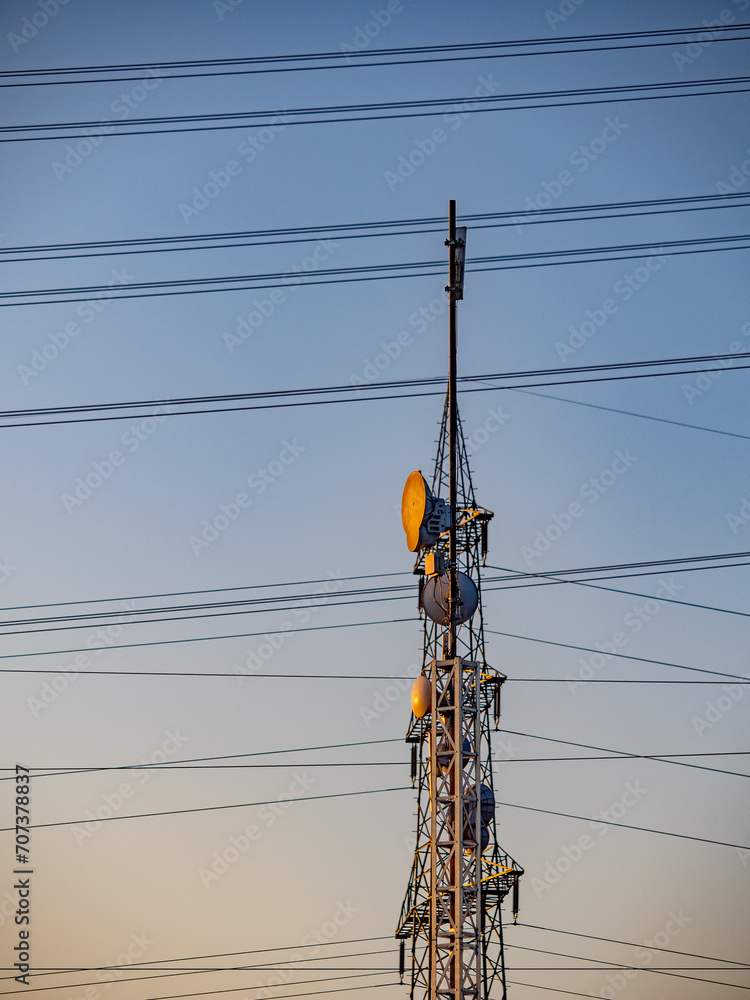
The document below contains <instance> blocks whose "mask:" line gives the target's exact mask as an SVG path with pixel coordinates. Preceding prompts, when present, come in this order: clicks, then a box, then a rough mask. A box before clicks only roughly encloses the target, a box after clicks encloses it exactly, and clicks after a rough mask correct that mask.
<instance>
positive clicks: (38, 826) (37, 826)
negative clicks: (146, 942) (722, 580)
mask: <svg viewBox="0 0 750 1000" xmlns="http://www.w3.org/2000/svg"><path fill="white" fill-rule="evenodd" d="M414 791H415V790H414V788H413V787H412V786H410V785H401V786H398V787H395V788H369V789H360V790H357V791H351V792H332V793H329V794H326V795H300V796H297V797H296V798H295V800H294V801H295V802H313V801H319V800H321V799H340V798H350V797H352V796H361V795H380V794H384V793H392V792H411V793H412V794H414ZM280 801H283V800H278V799H266V800H263V801H258V802H232V803H227V804H225V805H218V806H194V807H192V808H186V809H162V810H160V811H158V812H151V813H134V814H127V815H125V816H103V817H100V818H97V822H99V823H114V822H122V821H124V820H130V819H153V818H155V817H161V816H182V815H186V814H192V813H205V812H217V811H220V810H226V809H247V808H251V807H254V806H265V805H278V803H279V802H280ZM498 805H499V806H503V807H504V808H507V809H523V810H525V811H527V812H536V813H543V814H544V815H546V816H560V817H563V818H565V819H575V820H581V821H582V822H586V823H601V824H604V825H605V826H616V827H620V828H622V829H625V830H636V831H638V832H640V833H653V834H658V835H659V836H663V837H676V838H678V839H680V840H691V841H695V842H698V843H702V844H711V845H714V846H718V847H732V848H735V849H736V850H740V851H745V850H750V847H748V846H747V845H746V844H732V843H728V842H726V841H723V840H711V839H708V838H706V837H695V836H691V835H689V834H686V833H675V832H673V831H669V830H655V829H653V828H651V827H644V826H634V825H632V824H630V823H617V822H615V821H614V820H608V819H601V818H600V817H598V816H597V817H591V816H578V815H575V814H573V813H567V812H560V811H557V810H552V809H541V808H539V807H538V806H527V805H520V804H518V803H515V802H498ZM86 822H88V820H87V819H85V818H84V819H74V820H59V821H57V822H53V823H31V824H29V826H28V827H27V829H28V830H42V829H49V828H50V827H60V826H78V825H80V824H82V823H86ZM13 832H15V827H12V826H9V827H2V828H0V833H13Z"/></svg>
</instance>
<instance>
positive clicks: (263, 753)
mask: <svg viewBox="0 0 750 1000" xmlns="http://www.w3.org/2000/svg"><path fill="white" fill-rule="evenodd" d="M401 742H402V741H401V740H400V739H388V740H360V741H359V742H356V743H325V744H323V745H322V746H320V745H319V746H311V747H285V748H282V749H281V750H255V751H253V752H252V753H231V754H225V755H224V756H221V757H193V758H192V759H191V760H184V761H181V762H180V763H182V764H202V763H205V762H206V761H215V760H236V759H237V758H238V757H270V756H274V755H275V754H280V753H311V752H313V751H315V750H345V749H351V748H352V747H369V746H377V745H380V744H383V743H401ZM173 763H176V762H172V761H163V762H162V763H161V764H152V765H149V767H153V768H159V767H161V768H165V767H166V765H168V764H173ZM142 766H143V765H141V764H122V765H117V766H114V767H84V768H62V769H60V768H48V769H47V771H48V773H47V774H35V775H34V777H35V778H50V777H51V778H56V777H60V776H61V775H67V774H84V773H98V772H99V771H131V770H136V771H137V770H139V769H140V768H141V767H142ZM297 766H298V767H304V766H305V765H304V764H298V765H297ZM0 770H6V769H5V768H0ZM8 770H9V769H8ZM32 770H37V768H33V769H32ZM14 775H15V769H14V774H12V775H11V776H10V778H0V781H10V780H14ZM237 954H244V952H237ZM209 957H210V956H209Z"/></svg>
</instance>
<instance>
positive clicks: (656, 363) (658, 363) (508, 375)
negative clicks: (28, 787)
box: [0, 352, 750, 430]
mask: <svg viewBox="0 0 750 1000" xmlns="http://www.w3.org/2000/svg"><path fill="white" fill-rule="evenodd" d="M746 358H750V352H739V353H735V354H713V355H701V356H697V357H685V358H659V359H652V360H650V361H629V362H620V363H616V364H607V365H586V366H577V367H572V368H549V369H537V370H532V371H528V372H498V373H494V374H487V375H464V376H460V377H459V378H458V382H460V383H461V384H462V385H466V386H467V387H466V388H461V389H459V392H462V393H467V392H494V391H499V390H501V389H518V388H537V387H539V386H541V387H542V388H544V387H546V386H556V385H584V384H589V383H594V382H611V381H623V380H629V379H639V378H658V377H666V376H677V375H688V374H694V373H696V372H698V373H703V372H711V371H721V372H725V371H726V372H736V371H743V370H746V369H747V368H749V367H750V365H743V364H734V362H735V361H737V360H743V359H746ZM712 361H716V362H726V361H729V362H730V364H729V365H723V366H722V367H720V368H706V367H703V368H695V369H680V370H679V371H675V372H666V371H657V372H640V373H638V374H635V375H632V374H627V375H607V376H599V375H597V376H595V377H593V378H581V377H576V378H571V379H557V380H554V379H552V380H550V379H551V377H552V376H555V375H557V374H574V375H577V376H580V375H582V374H586V373H588V372H603V371H623V370H624V371H632V370H634V369H639V368H663V367H666V366H671V365H678V364H690V363H697V362H700V363H704V364H705V363H709V362H712ZM523 377H534V378H544V379H546V381H542V382H532V383H528V384H527V383H522V384H521V385H518V384H516V385H487V384H486V383H488V382H497V381H501V380H505V379H513V378H523ZM445 382H446V380H445V378H442V377H440V378H422V379H404V380H401V381H394V382H370V383H367V384H366V385H356V384H350V385H339V386H321V387H317V388H310V389H283V390H271V391H266V392H255V393H233V394H224V395H221V396H193V397H180V398H167V399H162V400H153V399H152V400H134V401H130V402H119V403H94V404H85V405H79V406H63V407H46V408H34V409H23V410H5V411H0V420H8V419H13V418H15V420H16V422H15V423H5V424H0V430H2V429H4V428H11V427H40V426H44V425H46V424H49V425H51V426H57V425H60V424H68V423H76V424H78V423H94V422H101V421H112V420H132V419H133V418H134V417H137V416H143V417H144V419H145V418H146V417H160V418H162V419H165V418H166V417H173V416H183V415H196V414H208V413H232V412H235V411H236V412H245V411H248V410H265V409H280V408H281V409H283V408H286V407H290V406H291V407H295V406H315V405H321V404H326V403H342V402H361V401H362V400H365V399H371V400H372V399H375V400H391V399H411V398H415V399H417V398H421V397H423V396H436V395H442V394H443V388H442V387H443V386H444V385H445ZM476 382H480V383H485V384H480V385H478V386H476V385H472V384H471V383H476ZM431 385H436V386H440V387H441V388H439V389H435V390H429V391H426V392H406V393H389V394H386V395H382V394H381V395H377V393H379V392H382V391H383V390H388V389H389V388H391V387H393V388H402V387H420V386H431ZM368 392H372V393H375V395H372V396H368V395H367V393H368ZM333 394H340V395H341V398H335V399H330V398H325V399H317V398H315V397H317V396H324V397H328V396H331V395H333ZM351 394H354V395H351ZM290 397H292V401H291V402H288V401H286V400H288V399H289V398H290ZM299 397H313V398H311V399H300V398H299ZM265 399H274V400H284V401H283V402H272V403H263V402H262V403H257V402H254V403H252V404H250V405H246V406H238V405H232V406H226V407H214V408H210V409H206V408H205V406H206V404H208V403H211V402H214V401H216V402H222V401H231V402H236V403H240V402H242V401H244V400H265ZM198 404H200V405H202V406H203V407H204V408H202V409H197V410H180V409H172V410H170V412H167V413H165V412H164V410H165V409H168V408H172V407H178V406H189V405H198ZM152 406H157V407H161V409H162V412H159V411H158V410H155V411H153V412H150V413H146V414H145V415H143V414H141V413H131V412H128V413H122V414H120V413H118V414H111V413H109V412H108V411H111V410H139V409H142V408H148V407H152ZM76 414H93V415H90V416H76ZM24 416H43V417H47V418H48V419H43V420H38V421H20V420H18V419H17V418H19V417H24ZM55 416H59V417H60V419H56V420H52V419H49V418H50V417H55Z"/></svg>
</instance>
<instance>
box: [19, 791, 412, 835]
mask: <svg viewBox="0 0 750 1000" xmlns="http://www.w3.org/2000/svg"><path fill="white" fill-rule="evenodd" d="M413 791H414V789H413V788H411V787H410V786H408V785H403V786H399V787H398V788H365V789H360V790H359V791H355V792H331V793H329V794H327V795H299V796H297V797H295V799H294V801H295V802H315V801H318V800H320V799H345V798H351V797H352V796H353V795H380V794H382V793H384V792H413ZM285 801H288V800H285V799H265V800H264V801H262V802H232V803H228V804H226V805H222V806H195V807H194V808H192V809H164V810H161V811H160V812H152V813H134V814H130V815H127V816H104V817H103V818H102V819H97V822H101V823H112V822H115V821H119V820H123V819H151V818H152V817H154V816H179V815H184V814H186V813H204V812H216V811H218V810H224V809H247V808H249V807H250V806H273V805H278V804H279V802H285ZM88 822H89V821H88V820H87V819H69V820H62V821H60V822H57V823H32V824H30V825H29V826H28V827H27V829H29V830H42V829H46V828H47V827H52V826H77V825H78V824H80V823H88ZM14 830H15V827H13V826H7V827H2V828H0V833H13V831H14Z"/></svg>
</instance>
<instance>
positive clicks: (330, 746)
mask: <svg viewBox="0 0 750 1000" xmlns="http://www.w3.org/2000/svg"><path fill="white" fill-rule="evenodd" d="M402 742H403V741H402V740H400V739H386V740H359V741H357V742H354V743H324V744H322V745H317V746H310V747H282V748H281V749H280V750H253V751H251V752H249V753H230V754H224V755H222V756H220V757H193V758H191V759H188V760H183V761H180V762H179V763H183V764H201V763H205V762H206V761H217V760H221V761H226V760H237V758H239V757H273V756H276V755H277V754H288V753H314V752H315V751H317V750H349V749H351V748H352V747H369V746H380V745H382V744H384V743H402ZM175 763H177V762H176V761H166V760H165V761H163V762H162V763H161V764H153V765H149V767H153V768H160V767H164V766H165V765H167V764H172V765H173V764H175ZM142 766H143V765H142V764H120V765H116V766H114V767H84V768H80V767H77V768H58V767H54V768H43V770H45V771H48V772H49V773H45V774H35V775H34V777H35V778H55V777H60V776H64V775H68V774H88V773H92V774H93V773H99V772H100V771H133V770H135V771H137V770H139V769H140V768H141V767H142ZM304 766H306V765H305V764H304V763H302V764H300V763H299V762H297V767H304ZM1 770H10V768H0V771H1ZM33 770H34V771H36V770H38V769H37V768H33ZM11 780H15V768H14V769H13V774H12V775H10V777H9V778H0V781H11Z"/></svg>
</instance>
